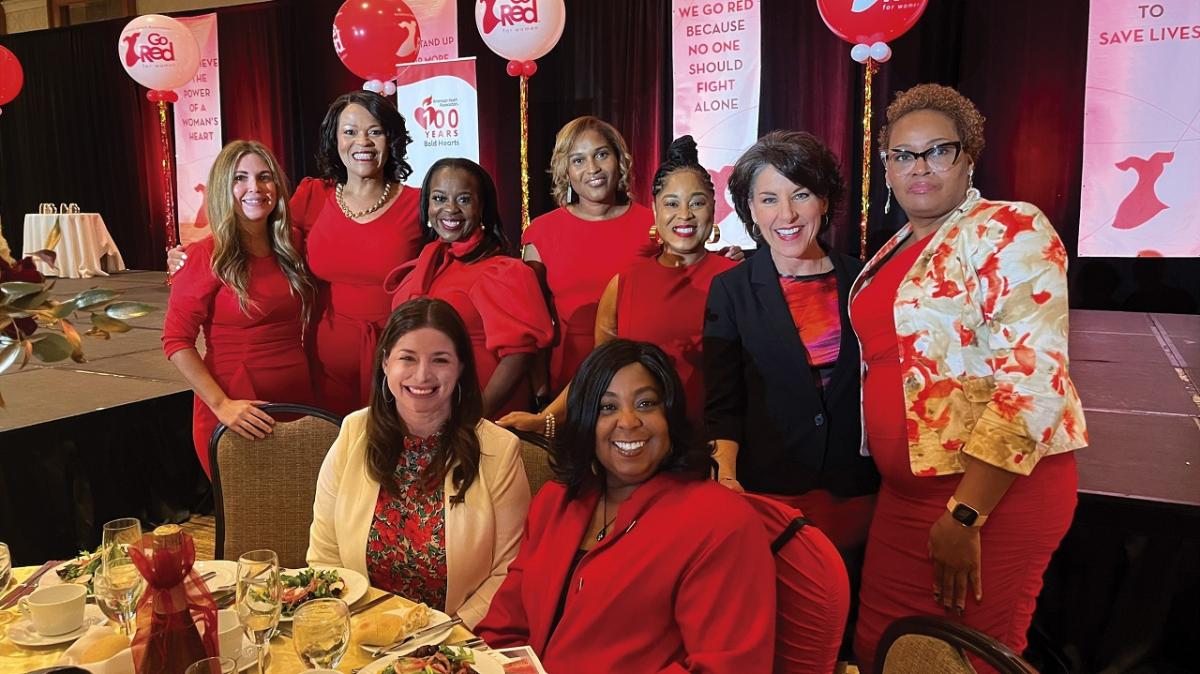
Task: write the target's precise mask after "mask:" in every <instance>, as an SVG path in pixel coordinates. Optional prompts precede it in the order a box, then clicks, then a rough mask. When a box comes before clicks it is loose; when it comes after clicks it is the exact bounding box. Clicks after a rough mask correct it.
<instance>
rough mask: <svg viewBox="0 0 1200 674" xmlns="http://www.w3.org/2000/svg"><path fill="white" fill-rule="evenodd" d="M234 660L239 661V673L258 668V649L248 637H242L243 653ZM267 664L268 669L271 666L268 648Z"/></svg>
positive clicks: (268, 649)
mask: <svg viewBox="0 0 1200 674" xmlns="http://www.w3.org/2000/svg"><path fill="white" fill-rule="evenodd" d="M269 645H270V644H268V646H269ZM222 657H227V656H222ZM234 660H235V661H237V668H238V671H239V672H244V671H246V670H247V669H250V668H251V667H257V666H258V649H257V648H255V647H254V644H252V643H250V640H249V639H247V638H246V635H244V634H243V635H242V651H241V652H240V653H238V656H237V657H236V658H234ZM266 664H267V667H268V668H269V667H270V666H271V649H270V648H267V658H266Z"/></svg>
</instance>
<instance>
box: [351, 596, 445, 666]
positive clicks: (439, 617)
mask: <svg viewBox="0 0 1200 674" xmlns="http://www.w3.org/2000/svg"><path fill="white" fill-rule="evenodd" d="M407 610H408V609H407V608H399V609H393V610H391V611H384V613H393V614H396V615H401V614H403V613H404V612H405V611H407ZM448 620H450V616H448V615H446V614H445V613H442V612H441V611H439V610H437V609H433V608H431V609H429V622H427V623H425V627H418V628H417V629H416V630H415V631H418V632H419V631H421V630H423V629H425V628H426V627H429V626H430V625H437V624H440V623H444V622H446V621H448ZM452 631H454V625H450V626H449V627H446V628H445V629H440V630H436V631H433V632H430V633H429V634H426V635H423V636H421V637H419V638H417V639H413V640H412V641H410V642H408V643H407V644H404V646H403V648H397V649H396V650H395V651H393V652H391V653H388V656H392V655H408V654H409V653H412V652H413V651H415V650H417V649H418V648H420V647H422V646H428V645H429V644H440V643H442V642H443V641H445V640H446V637H448V636H450V632H452ZM359 645H360V646H362V649H363V650H364V651H367V652H368V653H374V650H369V651H368V650H367V649H368V648H371V649H374V648H377V647H379V646H382V645H383V644H371V645H368V644H359Z"/></svg>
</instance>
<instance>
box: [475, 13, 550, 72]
mask: <svg viewBox="0 0 1200 674" xmlns="http://www.w3.org/2000/svg"><path fill="white" fill-rule="evenodd" d="M566 23H567V10H566V8H565V7H564V6H563V0H495V1H494V2H476V3H475V28H476V29H478V30H479V36H480V37H482V38H483V43H484V44H486V45H487V46H488V49H491V50H492V51H493V52H495V53H496V54H498V55H499V56H500V57H501V58H505V59H508V60H510V61H513V60H516V61H532V60H534V59H539V58H541V57H543V56H545V55H546V53H547V52H549V51H550V50H551V49H553V48H554V45H556V44H558V39H559V38H560V37H562V32H563V26H565V25H566Z"/></svg>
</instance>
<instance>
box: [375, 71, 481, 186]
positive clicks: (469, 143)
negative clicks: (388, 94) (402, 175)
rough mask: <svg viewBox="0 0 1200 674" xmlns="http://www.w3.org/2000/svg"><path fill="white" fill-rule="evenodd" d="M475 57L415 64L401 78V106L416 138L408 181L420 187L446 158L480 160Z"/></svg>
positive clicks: (398, 83)
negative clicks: (433, 168)
mask: <svg viewBox="0 0 1200 674" xmlns="http://www.w3.org/2000/svg"><path fill="white" fill-rule="evenodd" d="M475 81H476V80H475V57H473V56H472V57H469V58H461V59H454V60H450V61H434V62H430V63H414V64H413V65H410V66H408V67H407V68H405V69H404V70H403V71H401V73H400V78H399V79H398V80H397V81H396V107H397V108H399V110H400V114H402V115H404V119H405V120H407V122H408V133H409V135H410V136H412V138H413V142H412V144H410V145H409V146H408V163H409V164H410V165H411V166H412V169H413V173H412V176H411V177H409V179H408V181H407V182H408V184H409V185H412V186H414V187H420V185H421V181H422V180H424V179H425V172H426V171H428V170H429V167H430V166H432V165H433V163H434V162H435V161H437V160H439V159H441V158H443V157H465V158H467V159H470V160H472V161H475V162H478V161H479V102H478V98H479V96H478V87H477V86H476V84H475Z"/></svg>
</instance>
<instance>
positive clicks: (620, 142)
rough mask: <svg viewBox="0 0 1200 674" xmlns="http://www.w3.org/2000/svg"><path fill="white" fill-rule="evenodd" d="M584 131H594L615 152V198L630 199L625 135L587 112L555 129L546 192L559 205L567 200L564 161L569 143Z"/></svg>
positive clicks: (630, 167)
mask: <svg viewBox="0 0 1200 674" xmlns="http://www.w3.org/2000/svg"><path fill="white" fill-rule="evenodd" d="M585 131H595V132H597V133H599V134H600V135H601V136H604V140H605V141H606V142H607V143H608V144H609V145H610V146H612V148H613V152H615V153H616V154H617V172H618V174H619V175H618V178H617V198H618V201H620V200H622V199H623V200H624V201H625V202H632V201H633V157H631V156H630V155H629V146H628V145H626V144H625V139H624V138H623V137H621V134H620V132H618V131H617V130H616V128H615V127H613V125H612V124H609V123H608V122H606V121H604V120H602V119H600V118H599V117H593V116H591V115H585V116H583V117H576V118H575V119H572V120H571V121H569V122H567V123H566V124H565V125H564V126H563V128H561V129H559V130H558V135H556V136H555V137H554V151H553V152H552V153H550V181H551V186H550V195H551V196H553V197H554V201H555V203H557V204H558V205H559V206H566V205H567V204H569V203H572V202H571V201H568V200H567V195H568V192H567V189H568V188H569V187H570V186H571V181H570V178H568V176H567V164H568V160H569V158H570V154H571V147H572V146H574V145H575V141H577V140H579V137H580V136H582V135H583V133H584V132H585Z"/></svg>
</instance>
